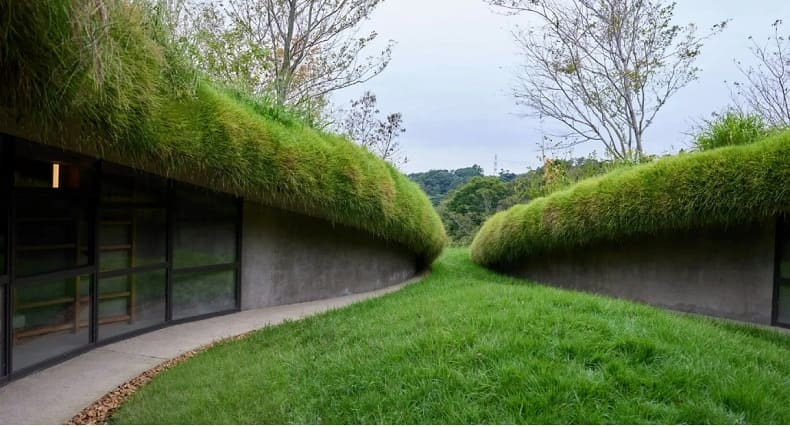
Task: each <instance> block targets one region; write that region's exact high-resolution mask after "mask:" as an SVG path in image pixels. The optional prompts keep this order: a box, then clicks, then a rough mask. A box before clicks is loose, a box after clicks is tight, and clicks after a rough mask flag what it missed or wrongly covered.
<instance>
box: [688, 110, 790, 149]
mask: <svg viewBox="0 0 790 427" xmlns="http://www.w3.org/2000/svg"><path fill="white" fill-rule="evenodd" d="M777 131H778V130H775V129H769V128H768V126H767V125H766V124H765V121H764V120H763V118H762V117H761V116H759V115H757V114H743V113H739V112H736V111H727V112H725V113H724V114H722V115H716V116H715V117H714V118H713V119H712V120H705V121H704V123H703V124H702V125H701V126H700V127H699V129H697V130H696V132H695V134H694V145H695V146H696V147H697V149H698V150H700V151H705V150H712V149H715V148H719V147H726V146H730V145H743V144H751V143H752V142H755V141H759V140H760V139H763V138H765V137H766V136H768V135H770V134H771V132H777Z"/></svg>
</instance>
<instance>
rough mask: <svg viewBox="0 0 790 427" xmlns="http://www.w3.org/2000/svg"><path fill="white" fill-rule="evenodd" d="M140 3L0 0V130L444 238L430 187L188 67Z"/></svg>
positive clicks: (434, 249)
mask: <svg viewBox="0 0 790 427" xmlns="http://www.w3.org/2000/svg"><path fill="white" fill-rule="evenodd" d="M146 5H147V3H146V2H130V1H128V0H102V1H98V2H84V1H72V0H52V1H47V2H43V1H10V0H0V132H3V133H7V134H11V135H15V136H19V137H23V138H27V139H30V140H34V141H38V142H42V143H45V144H49V145H53V146H58V147H62V148H65V149H69V150H73V151H77V152H80V153H84V154H88V155H92V156H96V157H99V158H102V159H107V160H110V161H113V162H116V163H120V164H123V165H127V166H131V167H135V168H138V169H142V170H146V171H148V172H152V173H156V174H159V175H163V176H167V177H170V178H174V179H178V180H181V181H185V182H190V183H193V184H196V185H200V186H204V187H208V188H212V189H215V190H219V191H224V192H228V193H231V194H235V195H238V196H243V197H245V198H247V199H249V200H253V201H257V202H261V203H263V204H267V205H270V206H274V207H278V208H283V209H287V210H291V211H295V212H299V213H303V214H307V215H310V216H314V217H318V218H322V219H325V220H328V221H330V222H333V223H341V224H345V225H348V226H351V227H355V228H358V229H361V230H365V231H368V232H370V233H372V234H374V235H376V236H379V237H382V238H384V239H387V240H391V241H394V242H398V243H400V244H402V245H404V246H406V247H408V248H410V249H411V250H413V251H414V252H415V253H417V254H418V255H419V256H421V257H422V258H423V259H424V261H425V262H426V263H429V262H431V261H432V260H433V259H434V258H435V257H436V256H437V255H438V254H439V252H440V251H441V250H442V248H443V247H444V245H445V241H446V236H445V232H444V228H443V226H442V222H441V220H440V218H439V216H438V215H437V214H436V212H435V211H434V209H433V207H432V205H431V203H430V201H429V200H428V198H427V196H425V194H424V193H423V192H422V191H421V190H420V188H419V187H418V186H417V185H416V184H414V183H412V182H411V181H410V180H409V179H408V178H406V177H405V176H404V175H402V174H401V173H400V172H398V171H397V170H396V169H395V168H393V167H392V166H391V165H389V164H388V163H386V162H384V161H382V160H381V159H379V158H377V157H375V156H374V155H373V154H371V153H369V152H367V151H366V150H364V149H362V148H360V147H358V146H356V145H355V144H353V143H352V142H350V141H348V140H346V139H344V138H342V137H339V136H337V135H331V134H327V133H324V132H321V131H318V130H316V129H313V128H311V127H310V126H308V125H306V124H305V123H304V122H303V121H302V120H301V119H300V118H299V117H298V115H297V114H295V113H291V112H289V111H287V110H285V109H283V108H281V107H277V106H274V105H267V103H266V102H265V100H263V101H262V100H256V99H253V98H252V97H249V96H247V95H244V94H241V93H238V92H234V91H233V90H231V89H228V88H223V87H216V86H215V85H213V84H212V83H210V82H207V81H205V80H203V79H201V77H200V76H199V75H198V73H196V72H195V70H194V69H191V68H190V66H189V64H188V63H187V62H185V60H184V58H183V57H182V56H180V54H179V50H178V46H177V45H175V44H173V43H171V42H168V40H169V38H170V35H169V34H168V33H167V25H166V24H165V23H162V22H161V21H160V20H158V19H157V16H156V10H155V9H151V8H150V7H148V6H146Z"/></svg>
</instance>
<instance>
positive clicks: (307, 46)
mask: <svg viewBox="0 0 790 427" xmlns="http://www.w3.org/2000/svg"><path fill="white" fill-rule="evenodd" d="M381 1H382V0H237V1H233V2H230V3H229V6H228V7H227V9H226V12H227V14H228V16H229V17H230V20H231V22H232V28H233V29H234V30H235V31H238V32H240V33H241V34H242V35H243V36H244V37H246V38H247V39H248V40H249V42H250V43H251V44H253V45H256V46H261V47H264V48H265V49H266V50H267V53H268V64H269V67H267V70H268V72H269V73H270V82H271V89H272V92H273V93H274V95H275V97H276V99H277V100H278V101H279V102H280V103H282V104H289V105H297V106H298V105H302V104H305V103H311V102H316V101H319V102H321V101H323V100H324V98H325V96H326V95H327V94H329V93H331V92H333V91H336V90H339V89H343V88H346V87H349V86H353V85H356V84H359V83H363V82H366V81H368V80H370V79H371V78H372V77H374V76H376V75H378V74H379V73H381V72H382V71H383V70H384V69H385V68H386V66H387V65H388V64H389V61H390V58H391V53H392V45H393V42H392V41H390V42H389V43H388V44H387V46H386V47H385V48H384V50H382V51H381V52H380V53H379V54H378V55H375V56H369V57H365V58H362V53H363V51H364V50H365V48H366V47H368V46H369V45H370V44H371V43H372V42H373V41H374V40H375V39H376V37H377V34H376V32H375V31H372V32H370V33H367V34H364V35H361V36H360V35H358V29H359V25H360V23H361V22H362V21H363V20H365V19H367V18H368V17H369V16H370V14H371V13H372V12H373V10H374V9H375V8H376V6H378V5H379V3H381Z"/></svg>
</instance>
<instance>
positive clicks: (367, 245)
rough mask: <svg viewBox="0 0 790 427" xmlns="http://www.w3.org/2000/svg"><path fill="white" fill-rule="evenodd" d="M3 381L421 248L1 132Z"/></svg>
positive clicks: (407, 272) (399, 272)
mask: <svg viewBox="0 0 790 427" xmlns="http://www.w3.org/2000/svg"><path fill="white" fill-rule="evenodd" d="M0 150H1V151H0V159H2V162H0V178H1V179H2V180H1V181H0V195H1V196H2V197H0V204H1V205H0V332H2V336H0V384H2V383H5V382H7V381H9V380H12V379H14V378H17V377H20V376H23V375H25V374H27V373H30V372H32V371H35V370H37V369H40V368H42V367H45V366H48V365H51V364H53V363H58V362H59V361H62V360H64V359H66V358H69V357H72V356H74V355H76V354H79V353H81V352H84V351H86V350H88V349H91V348H94V347H96V346H100V345H103V344H106V343H110V342H113V341H117V340H119V339H123V338H126V337H129V336H132V335H135V334H139V333H143V332H146V331H150V330H153V329H156V328H161V327H164V326H168V325H171V324H174V323H178V322H185V321H192V320H196V319H201V318H205V317H209V316H217V315H222V314H227V313H231V312H235V311H238V310H241V309H253V308H259V307H265V306H274V305H282V304H290V303H296V302H303V301H309V300H315V299H320V298H328V297H334V296H340V295H345V294H350V293H357V292H364V291H369V290H373V289H378V288H383V287H387V286H391V285H394V284H397V283H400V282H402V281H404V280H407V279H409V278H410V277H413V276H414V275H415V274H416V273H417V271H418V268H419V265H418V257H417V256H416V255H415V254H413V253H412V252H410V251H408V250H406V249H405V248H404V247H402V246H400V245H398V244H396V243H392V242H388V241H385V240H382V239H377V238H374V237H373V236H372V235H369V234H367V233H364V232H361V231H357V230H353V229H350V228H346V227H342V226H334V225H332V224H329V223H328V222H325V221H322V220H317V219H313V218H308V217H306V216H303V215H299V214H295V213H289V212H285V211H281V210H278V209H274V208H268V207H265V206H262V205H259V204H256V203H253V202H250V201H245V200H243V199H242V198H239V197H234V196H232V195H229V194H223V193H219V192H215V191H211V190H209V189H205V188H200V187H197V186H193V185H189V184H185V183H181V182H176V181H174V180H171V179H165V178H162V177H159V176H156V175H152V174H148V173H143V172H140V171H137V170H134V169H131V168H129V167H124V166H120V165H116V164H113V163H110V162H106V161H100V160H97V159H94V158H90V157H85V156H82V155H78V154H75V153H71V152H67V151H64V150H62V149H56V148H52V147H48V146H45V145H41V144H37V143H33V142H29V141H25V140H22V139H19V138H15V137H11V136H8V135H0Z"/></svg>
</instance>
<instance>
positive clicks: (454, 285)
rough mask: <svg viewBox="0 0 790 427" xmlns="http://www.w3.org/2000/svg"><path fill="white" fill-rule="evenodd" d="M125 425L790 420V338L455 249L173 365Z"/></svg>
mask: <svg viewBox="0 0 790 427" xmlns="http://www.w3.org/2000/svg"><path fill="white" fill-rule="evenodd" d="M111 421H112V422H114V423H124V424H159V423H167V424H184V423H186V424H202V423H216V424H227V423H230V424H233V423H241V424H246V423H261V424H267V423H284V424H287V423H306V424H310V423H326V424H336V423H339V424H344V423H352V424H354V423H371V424H376V423H392V424H400V423H415V424H421V423H440V424H441V423H451V424H456V423H458V424H467V423H491V424H499V423H508V424H509V423H547V424H553V423H626V424H628V423H669V424H674V423H722V424H729V423H756V424H761V423H781V424H786V423H790V335H786V334H781V333H776V332H772V331H766V330H760V329H757V328H752V327H747V326H740V325H735V324H730V323H727V322H722V321H716V320H711V319H707V318H701V317H695V316H690V315H679V314H674V313H670V312H667V311H662V310H659V309H655V308H650V307H647V306H643V305H638V304H632V303H628V302H624V301H617V300H613V299H608V298H603V297H596V296H590V295H585V294H580V293H575V292H569V291H563V290H558V289H552V288H548V287H543V286H538V285H534V284H531V283H529V282H525V281H520V280H515V279H510V278H506V277H503V276H500V275H497V274H494V273H491V272H488V271H486V270H484V269H483V268H481V267H477V266H475V265H474V264H472V262H470V261H469V260H468V252H467V251H466V250H460V249H455V250H448V251H445V253H444V254H443V255H442V256H441V258H440V259H439V260H438V261H437V263H436V264H435V268H434V272H433V274H432V275H431V276H430V277H428V278H427V279H425V280H423V281H422V282H420V283H418V284H414V285H411V286H409V287H407V288H405V289H404V290H402V291H400V292H398V293H395V294H392V295H389V296H386V297H383V298H380V299H377V300H372V301H367V302H364V303H360V304H357V305H354V306H351V307H348V308H345V309H341V310H336V311H333V312H330V313H327V314H324V315H320V316H317V317H314V318H310V319H307V320H303V321H299V322H292V323H287V324H284V325H280V326H276V327H270V328H267V329H264V330H262V331H259V332H257V333H255V334H253V335H252V336H251V337H250V338H248V339H245V340H241V341H236V342H229V343H225V344H221V345H218V346H216V347H214V348H212V349H211V350H209V351H207V352H205V353H203V354H200V355H198V356H196V357H195V358H193V359H191V360H189V361H187V362H185V363H183V364H180V365H178V366H176V367H175V368H172V369H171V370H169V371H166V372H165V373H163V374H162V375H161V376H159V377H158V378H156V379H155V380H153V381H152V382H151V383H149V384H148V385H147V386H145V387H143V388H142V389H141V390H140V391H139V392H138V393H137V394H135V395H134V396H133V397H132V398H131V399H130V400H129V402H127V403H126V404H125V405H124V406H123V407H122V408H121V409H120V410H119V411H118V412H117V413H116V414H115V415H114V417H113V418H112V420H111Z"/></svg>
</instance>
